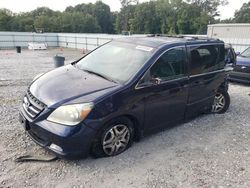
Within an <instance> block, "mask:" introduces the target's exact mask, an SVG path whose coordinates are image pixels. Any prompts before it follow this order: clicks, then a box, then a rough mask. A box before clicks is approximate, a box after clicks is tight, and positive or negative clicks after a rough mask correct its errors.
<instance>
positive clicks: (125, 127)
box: [92, 117, 134, 157]
mask: <svg viewBox="0 0 250 188" xmlns="http://www.w3.org/2000/svg"><path fill="white" fill-rule="evenodd" d="M105 127H106V128H104V129H103V130H102V131H101V132H100V135H99V138H98V139H97V140H96V142H95V143H94V144H93V146H92V155H93V156H94V157H105V156H107V157H108V156H115V155H119V154H120V153H122V152H124V151H125V150H126V149H127V148H129V146H130V145H131V143H132V141H133V136H134V129H133V123H132V122H131V121H130V120H129V119H128V118H126V117H121V118H118V119H116V120H113V121H112V122H110V123H108V124H107V126H105Z"/></svg>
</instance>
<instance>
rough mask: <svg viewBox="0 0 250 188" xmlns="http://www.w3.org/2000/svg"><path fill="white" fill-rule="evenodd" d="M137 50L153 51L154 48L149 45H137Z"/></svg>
mask: <svg viewBox="0 0 250 188" xmlns="http://www.w3.org/2000/svg"><path fill="white" fill-rule="evenodd" d="M136 49H137V50H143V51H146V52H151V51H152V50H153V48H150V47H147V46H136Z"/></svg>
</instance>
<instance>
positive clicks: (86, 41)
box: [85, 37, 88, 51]
mask: <svg viewBox="0 0 250 188" xmlns="http://www.w3.org/2000/svg"><path fill="white" fill-rule="evenodd" d="M85 44H86V51H88V39H87V37H85Z"/></svg>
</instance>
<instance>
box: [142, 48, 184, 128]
mask: <svg viewBox="0 0 250 188" xmlns="http://www.w3.org/2000/svg"><path fill="white" fill-rule="evenodd" d="M186 59H187V58H186V48H185V47H178V48H174V49H170V50H168V51H166V52H165V53H164V54H163V55H161V56H160V57H159V58H158V60H157V61H156V62H155V63H154V65H153V66H152V67H151V68H150V69H149V70H148V71H147V72H146V74H145V75H144V77H143V79H142V80H141V83H140V84H139V86H142V87H141V89H142V90H143V92H144V93H145V100H144V101H145V123H144V125H145V131H149V130H152V129H155V128H159V127H164V126H168V125H170V124H172V123H174V122H179V121H182V120H183V119H184V116H185V110H186V103H187V96H188V76H187V61H186Z"/></svg>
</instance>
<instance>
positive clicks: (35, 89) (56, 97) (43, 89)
mask: <svg viewBox="0 0 250 188" xmlns="http://www.w3.org/2000/svg"><path fill="white" fill-rule="evenodd" d="M119 86H120V85H119V84H116V83H113V82H111V81H108V80H106V79H104V78H101V77H99V76H97V75H94V74H89V73H87V72H85V71H82V70H80V69H77V68H75V67H74V66H73V65H67V66H64V67H61V68H57V69H55V70H53V71H50V72H48V73H46V74H44V75H43V76H41V77H40V78H38V79H37V80H35V81H34V82H33V83H32V84H31V86H30V92H31V93H32V94H33V95H34V96H35V97H36V98H37V99H38V100H40V101H41V102H43V103H44V104H46V105H47V106H51V105H54V104H58V103H59V104H63V103H66V102H69V101H73V100H75V99H78V98H81V99H80V102H82V103H84V102H91V101H94V100H95V99H96V98H98V97H101V96H100V95H102V96H103V95H104V94H105V93H108V92H110V91H112V90H115V89H117V88H118V87H119ZM77 101H79V100H77Z"/></svg>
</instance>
